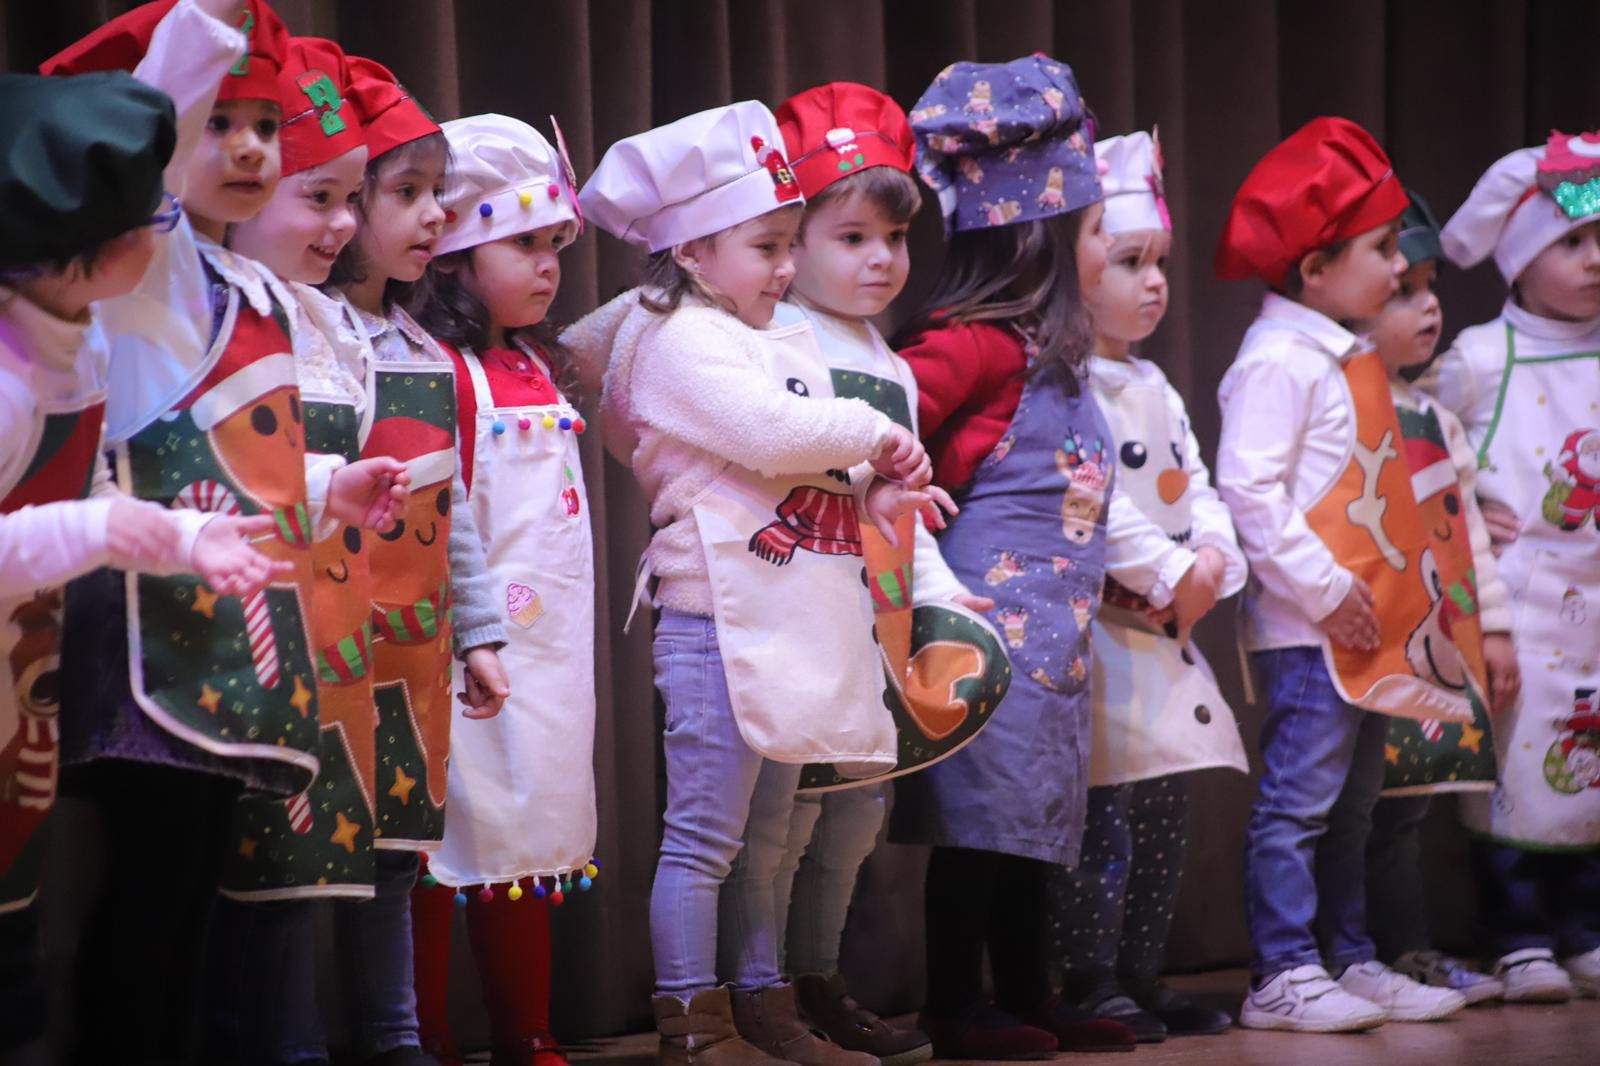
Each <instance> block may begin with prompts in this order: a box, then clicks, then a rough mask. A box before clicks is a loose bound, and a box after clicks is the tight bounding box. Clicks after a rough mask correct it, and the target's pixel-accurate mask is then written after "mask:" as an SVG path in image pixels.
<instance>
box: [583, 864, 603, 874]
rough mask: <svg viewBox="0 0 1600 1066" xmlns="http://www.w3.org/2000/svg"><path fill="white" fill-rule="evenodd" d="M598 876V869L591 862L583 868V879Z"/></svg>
mask: <svg viewBox="0 0 1600 1066" xmlns="http://www.w3.org/2000/svg"><path fill="white" fill-rule="evenodd" d="M599 875H600V867H598V866H596V865H595V864H594V863H592V862H591V863H589V864H588V865H587V866H585V867H584V868H583V876H585V877H598V876H599Z"/></svg>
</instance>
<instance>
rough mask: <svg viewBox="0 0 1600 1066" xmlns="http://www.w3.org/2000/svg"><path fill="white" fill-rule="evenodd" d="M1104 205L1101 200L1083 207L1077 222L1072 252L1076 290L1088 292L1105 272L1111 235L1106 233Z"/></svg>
mask: <svg viewBox="0 0 1600 1066" xmlns="http://www.w3.org/2000/svg"><path fill="white" fill-rule="evenodd" d="M1105 220H1106V205H1105V201H1104V200H1102V201H1100V202H1099V203H1094V204H1090V205H1089V206H1088V207H1086V208H1084V209H1083V221H1082V222H1080V223H1079V224H1078V243H1077V244H1076V245H1075V246H1074V247H1073V253H1074V255H1075V256H1076V258H1077V260H1078V291H1079V292H1088V291H1089V290H1091V289H1093V288H1096V287H1097V286H1099V284H1100V276H1101V275H1102V274H1104V273H1105V270H1106V260H1107V256H1108V254H1109V253H1110V251H1111V237H1110V236H1109V235H1108V234H1107V233H1106V227H1105Z"/></svg>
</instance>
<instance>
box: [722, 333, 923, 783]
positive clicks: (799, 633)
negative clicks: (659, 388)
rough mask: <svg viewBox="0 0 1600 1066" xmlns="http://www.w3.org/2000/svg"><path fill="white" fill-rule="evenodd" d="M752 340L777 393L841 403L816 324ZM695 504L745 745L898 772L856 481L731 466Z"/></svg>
mask: <svg viewBox="0 0 1600 1066" xmlns="http://www.w3.org/2000/svg"><path fill="white" fill-rule="evenodd" d="M755 335H756V337H757V338H758V343H760V345H761V347H762V355H763V364H764V365H763V369H764V371H765V373H766V374H767V375H768V377H770V378H771V379H772V380H773V381H774V382H775V383H776V384H777V385H778V386H779V387H781V388H785V389H788V390H789V391H790V392H793V393H795V394H796V395H800V396H809V397H814V398H830V397H832V396H833V383H832V376H831V375H830V373H829V371H828V367H827V364H826V363H825V362H824V360H823V358H822V353H821V352H820V351H819V350H818V347H817V341H816V336H815V334H814V333H813V332H812V330H811V326H810V324H809V323H800V324H798V325H791V326H774V327H773V328H771V329H766V330H758V331H755ZM692 507H693V509H694V516H695V523H696V524H697V525H698V527H699V532H700V543H701V545H702V546H703V547H704V549H705V553H706V569H707V573H708V575H709V577H710V581H711V598H712V605H713V610H714V612H715V617H716V626H717V643H718V646H719V647H720V649H721V652H722V667H723V672H724V674H725V675H726V677H727V683H728V696H729V701H730V703H731V704H732V706H733V715H734V719H735V721H736V722H737V723H738V726H739V735H740V736H741V737H743V738H744V742H745V743H746V744H748V745H749V746H750V747H751V749H752V750H754V751H756V752H757V753H758V754H760V755H762V756H763V757H765V758H768V759H772V760H773V761H775V762H783V763H825V764H828V765H830V766H833V767H835V768H836V769H837V770H838V771H839V773H840V774H841V775H842V776H844V777H849V778H859V777H868V776H871V775H874V774H879V773H883V772H884V771H886V770H890V769H892V768H893V767H894V765H895V762H896V760H897V758H898V754H899V746H898V744H897V742H896V738H895V728H894V718H893V717H892V716H891V715H890V713H889V710H888V708H886V707H885V706H884V702H883V675H882V670H883V666H882V662H881V659H880V657H879V656H878V655H876V654H874V649H873V644H874V642H875V640H876V634H875V633H874V629H873V612H872V598H871V596H870V595H869V594H868V591H867V579H868V574H867V569H866V567H865V566H863V565H862V562H863V560H862V546H861V516H860V510H859V507H858V505H857V503H856V498H855V496H854V495H852V493H851V489H850V479H849V475H848V474H846V473H845V472H844V471H827V472H822V471H819V472H818V473H816V474H814V475H793V476H782V477H763V476H762V475H761V474H758V473H756V472H755V471H753V470H746V469H744V468H743V467H739V466H735V465H733V464H731V463H730V464H729V465H728V466H726V467H725V468H724V469H723V471H722V473H721V474H719V475H718V476H717V477H716V478H715V479H713V480H712V482H711V484H710V485H708V486H707V487H706V488H705V490H704V491H702V492H701V493H700V495H699V496H697V497H696V498H695V500H694V502H693V504H692Z"/></svg>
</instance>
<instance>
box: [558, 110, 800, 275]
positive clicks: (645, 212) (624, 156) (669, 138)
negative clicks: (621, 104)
mask: <svg viewBox="0 0 1600 1066" xmlns="http://www.w3.org/2000/svg"><path fill="white" fill-rule="evenodd" d="M579 199H580V200H581V201H582V203H583V209H584V211H585V212H587V213H588V215H589V217H590V218H592V219H594V222H595V225H597V226H599V227H600V228H601V229H603V230H605V231H606V232H607V233H610V234H613V235H615V236H617V237H620V238H622V239H623V240H625V241H628V242H629V243H631V244H639V245H643V246H645V247H646V248H648V249H650V251H652V252H659V251H663V250H664V249H667V248H672V247H675V246H677V245H679V244H683V243H684V242H685V241H692V240H694V239H695V238H697V237H705V236H709V235H710V234H713V233H716V232H718V231H719V230H724V229H727V228H728V227H729V226H737V225H738V224H739V223H741V222H748V221H749V220H750V219H752V218H758V217H760V216H761V215H764V214H766V213H767V212H769V211H772V210H775V209H776V208H779V207H782V206H784V205H785V204H798V203H803V202H804V198H803V197H802V196H801V195H800V186H799V184H798V183H797V182H796V181H795V179H794V175H793V174H792V173H790V171H789V164H788V162H787V161H785V159H784V157H783V134H782V133H780V132H779V131H778V123H777V120H776V119H774V118H773V117H772V112H770V111H768V110H767V108H766V105H765V104H762V103H759V102H757V101H755V100H741V101H740V102H739V103H736V104H728V105H726V106H724V107H714V108H712V109H711V110H709V111H701V112H699V113H698V114H694V115H690V116H688V117H687V118H680V119H679V120H678V121H676V122H671V123H668V124H667V125H665V126H658V127H657V128H655V129H653V130H648V131H646V132H644V133H640V134H636V135H635V136H632V137H628V138H625V139H623V140H620V141H618V142H617V143H616V144H613V145H612V146H611V147H610V149H608V150H607V152H606V154H605V158H603V159H601V160H600V165H599V166H597V167H595V170H594V173H593V174H592V175H590V177H589V180H588V182H586V183H585V184H584V186H583V192H582V194H581V195H580V197H579Z"/></svg>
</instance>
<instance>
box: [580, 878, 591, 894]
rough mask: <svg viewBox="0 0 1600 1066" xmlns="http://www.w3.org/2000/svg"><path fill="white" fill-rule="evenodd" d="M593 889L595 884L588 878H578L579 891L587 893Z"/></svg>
mask: <svg viewBox="0 0 1600 1066" xmlns="http://www.w3.org/2000/svg"><path fill="white" fill-rule="evenodd" d="M593 887H594V882H593V881H591V880H590V879H589V878H587V877H580V878H578V889H579V891H581V892H587V891H589V890H590V889H591V888H593Z"/></svg>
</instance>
